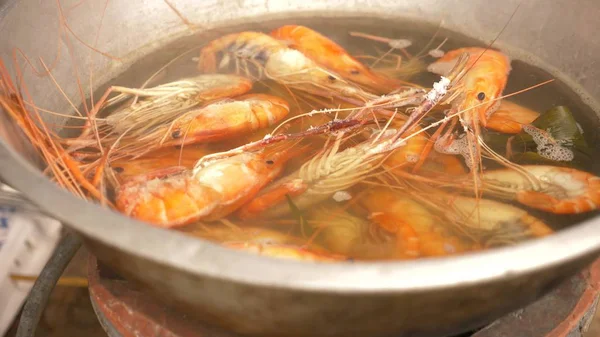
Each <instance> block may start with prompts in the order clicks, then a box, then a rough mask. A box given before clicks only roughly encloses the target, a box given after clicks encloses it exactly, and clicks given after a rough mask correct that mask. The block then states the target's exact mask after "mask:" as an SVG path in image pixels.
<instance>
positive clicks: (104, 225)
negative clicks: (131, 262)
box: [0, 139, 600, 293]
mask: <svg viewBox="0 0 600 337" xmlns="http://www.w3.org/2000/svg"><path fill="white" fill-rule="evenodd" d="M0 177H1V178H2V179H3V180H4V181H5V182H6V183H8V184H9V185H11V187H13V188H15V189H17V190H19V191H20V192H21V193H23V194H24V195H25V196H26V197H27V198H29V200H31V201H32V202H33V203H35V204H37V205H38V206H39V207H40V208H41V209H43V210H44V211H45V212H47V214H49V215H51V216H52V217H55V218H56V219H57V220H59V221H61V222H63V224H64V225H65V226H66V227H69V228H71V229H73V230H75V231H76V232H78V233H80V234H82V235H83V236H87V237H89V238H92V239H94V240H97V241H100V242H102V243H103V244H106V245H108V246H111V247H113V248H115V249H120V250H123V251H125V252H127V253H128V254H131V255H134V256H138V257H140V258H144V259H148V260H152V261H155V262H157V263H160V264H163V265H169V266H172V267H174V268H178V269H182V270H185V271H187V272H190V273H193V274H201V275H205V276H209V277H213V278H217V279H224V280H229V281H232V282H240V283H248V284H253V285H258V286H264V287H277V288H287V289H296V290H300V291H322V292H353V293H356V292H358V293H377V292H390V291H393V292H402V291H415V290H426V289H427V290H430V289H434V288H445V287H451V286H452V285H454V284H457V283H462V284H464V283H480V282H489V281H493V280H495V279H505V278H511V277H513V276H516V275H522V274H530V273H534V272H536V271H538V270H541V269H544V268H549V267H551V266H555V265H560V264H564V263H567V262H569V261H570V260H574V259H577V258H578V257H581V256H585V255H588V254H598V255H600V254H599V253H600V216H597V217H594V218H592V219H589V220H587V221H584V222H581V223H578V224H577V225H574V226H573V227H570V228H567V229H563V230H560V231H559V232H557V233H555V234H553V235H550V236H547V237H544V238H538V239H532V240H529V241H527V242H524V243H520V244H518V245H516V246H513V247H503V248H495V249H490V250H487V251H483V252H476V253H469V254H465V255H459V256H450V257H436V258H426V259H419V260H411V261H391V262H389V261H385V262H339V263H306V262H301V261H294V260H284V259H277V258H271V257H265V256H260V255H255V254H252V253H246V252H242V251H236V250H232V249H228V248H225V247H222V246H220V245H218V244H215V243H212V242H210V241H207V240H203V239H199V238H194V237H191V236H188V235H185V234H182V233H178V232H176V231H173V230H168V229H163V228H157V227H153V226H149V225H148V224H145V223H143V222H141V221H138V220H135V219H132V218H129V217H127V216H125V215H123V214H121V213H118V212H116V211H113V210H111V209H107V208H104V207H103V206H101V205H98V204H96V203H91V202H88V201H85V200H83V199H80V198H77V197H76V196H74V195H73V194H71V193H70V192H69V191H67V190H64V189H63V188H61V187H59V186H58V185H56V184H55V183H53V182H52V181H50V180H49V179H47V177H45V176H44V175H43V174H42V173H41V172H40V171H39V170H38V169H37V168H35V167H34V166H33V165H32V164H31V163H29V162H28V161H26V160H25V159H24V158H23V157H22V156H20V155H19V154H17V153H16V152H15V151H14V150H13V149H12V148H10V147H9V146H8V145H7V144H6V143H5V141H4V140H3V139H0Z"/></svg>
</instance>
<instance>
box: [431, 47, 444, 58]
mask: <svg viewBox="0 0 600 337" xmlns="http://www.w3.org/2000/svg"><path fill="white" fill-rule="evenodd" d="M444 55H446V53H445V52H444V51H443V50H440V49H432V50H430V51H429V56H431V57H435V58H440V57H443V56H444Z"/></svg>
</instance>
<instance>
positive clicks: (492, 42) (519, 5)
mask: <svg viewBox="0 0 600 337" xmlns="http://www.w3.org/2000/svg"><path fill="white" fill-rule="evenodd" d="M522 3H523V1H519V4H517V7H516V8H515V10H514V11H513V12H512V14H511V15H510V17H509V18H508V21H506V23H505V24H504V27H502V29H501V30H500V32H498V34H496V37H494V39H492V41H491V42H490V43H489V44H488V45H487V46H486V47H485V48H484V49H483V51H482V52H481V54H479V56H478V57H477V58H476V59H475V62H473V63H472V64H471V65H470V66H469V67H468V68H467V70H466V71H465V72H464V73H463V74H462V75H461V76H460V77H459V78H458V79H457V81H460V80H462V78H463V77H464V76H465V75H466V74H467V73H469V71H470V70H471V69H472V68H473V67H474V66H475V64H477V61H479V59H480V58H481V57H482V56H483V54H485V52H486V51H488V50H489V49H490V48H492V45H493V44H494V43H496V41H497V40H498V39H499V38H500V36H501V35H502V33H504V31H505V30H506V28H508V25H509V24H510V22H511V21H512V19H513V18H514V17H515V15H516V14H517V11H518V10H519V7H521V4H522Z"/></svg>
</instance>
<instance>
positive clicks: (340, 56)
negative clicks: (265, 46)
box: [271, 25, 406, 93]
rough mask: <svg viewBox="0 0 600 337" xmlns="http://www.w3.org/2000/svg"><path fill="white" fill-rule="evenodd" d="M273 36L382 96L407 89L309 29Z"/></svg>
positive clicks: (285, 28) (277, 31)
mask: <svg viewBox="0 0 600 337" xmlns="http://www.w3.org/2000/svg"><path fill="white" fill-rule="evenodd" d="M271 36H273V37H275V38H276V39H278V40H281V41H284V42H286V43H287V44H288V45H289V46H290V47H291V48H293V49H296V50H298V51H300V52H302V53H303V54H304V55H306V56H307V57H308V58H310V59H312V60H313V61H315V62H316V63H317V64H319V65H321V66H322V67H324V68H326V69H329V70H331V71H333V72H335V73H337V74H339V75H340V76H342V77H343V78H345V79H346V80H348V81H351V82H355V83H358V84H360V85H363V86H365V87H368V88H372V89H375V90H378V91H379V92H380V93H389V92H391V91H394V90H395V89H397V88H399V87H400V86H403V85H406V83H405V82H402V81H400V80H396V79H392V78H389V77H386V76H383V75H380V74H376V73H374V72H373V71H371V69H369V68H368V67H367V66H365V65H364V64H362V63H361V62H360V61H358V60H357V59H356V58H354V57H352V56H351V55H350V54H348V52H347V51H346V50H345V49H344V48H342V47H341V46H340V45H338V44H337V43H335V42H333V41H332V40H330V39H329V38H327V37H325V36H323V35H322V34H320V33H318V32H316V31H314V30H312V29H310V28H308V27H305V26H299V25H286V26H282V27H279V28H277V29H275V30H274V31H272V32H271Z"/></svg>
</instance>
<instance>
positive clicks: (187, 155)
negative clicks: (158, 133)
mask: <svg viewBox="0 0 600 337" xmlns="http://www.w3.org/2000/svg"><path fill="white" fill-rule="evenodd" d="M209 153H210V151H209V150H208V149H207V148H205V147H197V146H186V147H184V148H179V147H165V148H162V149H159V150H156V151H153V152H150V153H148V154H146V155H144V156H142V157H140V158H137V159H133V160H131V159H129V158H127V159H118V160H115V161H113V162H112V163H111V165H110V166H111V168H112V170H113V171H114V172H115V173H116V175H117V176H118V177H119V179H121V180H122V181H125V180H128V179H130V178H133V177H135V176H139V175H141V174H143V173H146V172H151V171H156V170H159V169H166V168H169V167H173V166H181V167H185V168H187V169H192V168H193V167H194V165H195V164H196V162H197V161H198V159H200V158H202V157H204V156H205V155H207V154H209Z"/></svg>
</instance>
